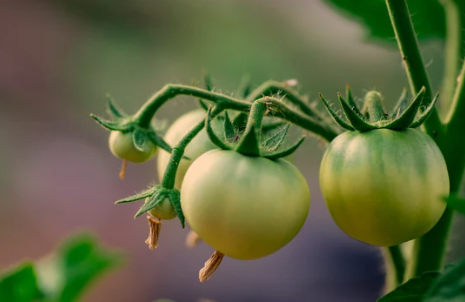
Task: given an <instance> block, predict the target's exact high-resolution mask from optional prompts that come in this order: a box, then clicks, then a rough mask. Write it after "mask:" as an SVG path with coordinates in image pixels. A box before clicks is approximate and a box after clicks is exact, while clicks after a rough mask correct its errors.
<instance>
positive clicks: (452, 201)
mask: <svg viewBox="0 0 465 302" xmlns="http://www.w3.org/2000/svg"><path fill="white" fill-rule="evenodd" d="M444 201H445V202H446V203H447V206H449V207H451V208H452V209H454V210H455V211H457V212H459V213H461V214H463V215H465V198H463V197H461V196H459V195H458V194H457V193H451V194H450V195H449V196H448V197H445V198H444Z"/></svg>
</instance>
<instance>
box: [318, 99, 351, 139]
mask: <svg viewBox="0 0 465 302" xmlns="http://www.w3.org/2000/svg"><path fill="white" fill-rule="evenodd" d="M319 97H320V100H321V101H322V102H323V104H324V105H325V107H326V110H327V111H328V113H329V115H330V116H331V117H332V118H333V120H334V121H335V122H336V124H338V125H339V126H341V127H342V128H344V129H346V130H349V131H353V130H355V129H354V127H352V126H351V125H350V124H349V123H347V122H346V121H344V120H343V119H342V118H341V117H340V116H339V115H338V114H337V113H336V112H334V110H333V108H331V105H329V103H328V102H327V101H326V99H325V98H324V97H323V95H322V94H321V93H320V94H319Z"/></svg>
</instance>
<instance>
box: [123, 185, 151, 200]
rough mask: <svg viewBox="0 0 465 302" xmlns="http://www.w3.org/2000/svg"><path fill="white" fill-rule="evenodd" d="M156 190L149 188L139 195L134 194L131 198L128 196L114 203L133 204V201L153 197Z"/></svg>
mask: <svg viewBox="0 0 465 302" xmlns="http://www.w3.org/2000/svg"><path fill="white" fill-rule="evenodd" d="M156 190H157V187H156V186H155V187H152V188H150V189H148V190H145V191H142V192H140V193H137V194H134V195H132V196H129V197H126V198H123V199H120V200H118V201H116V202H115V204H120V203H127V202H133V201H137V200H141V199H144V198H147V197H149V196H151V195H153V194H154V193H155V191H156Z"/></svg>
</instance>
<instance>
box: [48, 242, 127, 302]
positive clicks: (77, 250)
mask: <svg viewBox="0 0 465 302" xmlns="http://www.w3.org/2000/svg"><path fill="white" fill-rule="evenodd" d="M57 256H58V259H59V261H60V262H61V275H62V277H63V279H64V286H63V288H62V290H61V292H60V294H59V296H58V299H57V301H58V302H72V301H76V300H77V299H78V297H79V296H80V295H82V292H83V290H84V289H85V288H87V287H88V286H89V285H90V284H91V283H92V282H94V281H95V280H96V279H97V278H98V277H100V276H101V275H102V274H103V273H104V272H106V271H108V270H109V269H112V268H114V267H116V266H117V265H119V264H121V260H122V258H121V255H120V254H119V253H115V252H112V251H108V250H105V249H103V248H102V247H100V246H99V245H98V243H97V240H96V239H95V238H94V237H93V236H91V235H89V234H80V235H76V236H74V237H72V238H70V239H68V240H67V241H66V242H65V243H64V244H63V245H62V246H61V247H60V248H59V250H58V255H57Z"/></svg>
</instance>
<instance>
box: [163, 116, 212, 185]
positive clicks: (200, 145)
mask: <svg viewBox="0 0 465 302" xmlns="http://www.w3.org/2000/svg"><path fill="white" fill-rule="evenodd" d="M206 115H207V113H206V112H205V110H203V109H197V110H194V111H191V112H188V113H186V114H184V115H182V116H181V117H179V118H178V119H177V120H176V121H175V122H174V123H173V125H171V127H170V128H169V129H168V131H167V132H166V134H165V137H164V139H165V141H166V142H167V143H168V144H170V145H171V146H173V147H174V146H176V144H177V143H178V142H179V141H180V140H181V139H182V138H183V137H184V136H185V135H186V134H187V133H188V132H189V131H190V130H191V129H192V127H194V126H195V125H196V124H198V123H199V122H200V121H201V120H202V119H204V118H205V117H206ZM217 148H218V147H216V146H215V145H214V144H213V143H212V142H211V141H210V139H209V138H208V135H207V132H206V131H205V130H202V131H200V132H199V134H197V135H196V137H195V138H194V139H193V140H192V141H191V142H190V143H189V145H187V147H186V150H185V152H184V155H185V156H187V157H188V158H189V159H190V160H187V159H184V158H183V159H181V162H180V163H179V166H178V170H177V172H176V182H175V184H174V187H175V188H176V189H178V190H179V189H180V188H181V184H182V180H183V178H184V175H185V174H186V171H187V169H188V168H189V166H190V165H191V164H192V162H193V161H194V160H195V159H196V158H197V157H199V156H200V155H202V154H204V153H205V152H207V151H210V150H212V149H217ZM170 157H171V154H170V153H168V152H166V151H164V150H160V154H159V155H158V158H157V172H158V178H159V179H160V180H161V179H162V178H163V175H164V174H165V170H166V167H167V166H168V163H169V161H170Z"/></svg>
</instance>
